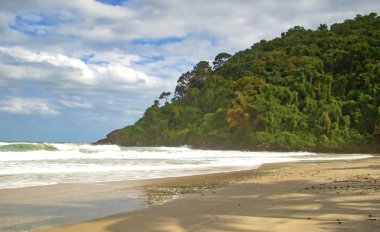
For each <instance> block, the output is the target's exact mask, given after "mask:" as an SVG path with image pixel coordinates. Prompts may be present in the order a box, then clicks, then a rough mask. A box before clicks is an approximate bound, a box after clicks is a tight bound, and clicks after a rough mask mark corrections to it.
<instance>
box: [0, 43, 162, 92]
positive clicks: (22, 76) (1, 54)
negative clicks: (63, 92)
mask: <svg viewBox="0 0 380 232" xmlns="http://www.w3.org/2000/svg"><path fill="white" fill-rule="evenodd" d="M101 55H102V54H101V53H100V54H99V57H98V55H96V56H94V57H95V58H100V59H101V60H104V62H100V63H99V64H98V62H99V61H97V60H96V59H94V61H93V62H92V63H91V62H90V63H85V62H83V61H82V60H81V59H79V58H74V57H68V56H66V55H63V54H51V53H48V52H34V51H30V50H27V49H25V48H22V47H10V48H8V47H0V73H2V74H1V75H0V78H3V79H17V80H35V81H41V82H46V81H49V82H52V81H54V82H55V83H56V86H57V88H61V87H62V85H64V86H66V88H69V87H70V86H71V87H75V88H77V87H78V85H79V87H82V88H90V89H94V90H97V91H102V90H134V89H136V87H138V88H139V89H152V88H153V89H154V88H157V87H160V86H163V85H164V81H163V80H162V79H160V78H158V77H155V76H148V75H147V74H145V73H143V72H141V71H138V70H135V69H133V68H132V67H128V66H126V65H130V63H131V61H132V60H136V58H135V57H134V56H132V58H131V57H129V56H126V55H115V54H112V53H105V56H104V57H102V56H101ZM70 84H71V85H70Z"/></svg>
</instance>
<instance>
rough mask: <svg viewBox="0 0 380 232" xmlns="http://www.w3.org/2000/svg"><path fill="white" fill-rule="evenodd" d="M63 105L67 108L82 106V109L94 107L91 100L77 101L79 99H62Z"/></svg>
mask: <svg viewBox="0 0 380 232" xmlns="http://www.w3.org/2000/svg"><path fill="white" fill-rule="evenodd" d="M59 102H60V103H61V104H62V105H64V106H65V107H67V108H80V109H92V108H94V106H93V105H92V104H91V103H89V102H83V101H77V100H60V101H59Z"/></svg>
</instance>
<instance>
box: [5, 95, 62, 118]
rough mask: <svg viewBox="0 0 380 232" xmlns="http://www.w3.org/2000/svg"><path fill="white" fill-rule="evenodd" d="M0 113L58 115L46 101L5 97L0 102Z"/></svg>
mask: <svg viewBox="0 0 380 232" xmlns="http://www.w3.org/2000/svg"><path fill="white" fill-rule="evenodd" d="M0 111H3V112H7V113H12V114H28V115H30V114H40V115H43V116H57V115H59V114H60V113H59V112H58V111H57V110H56V109H54V107H52V106H51V105H50V104H49V103H48V102H47V101H46V100H43V99H38V98H19V97H7V98H6V99H3V100H0Z"/></svg>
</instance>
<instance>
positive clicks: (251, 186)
mask: <svg viewBox="0 0 380 232" xmlns="http://www.w3.org/2000/svg"><path fill="white" fill-rule="evenodd" d="M227 182H228V183H230V184H228V185H225V184H226V183H227ZM231 182H232V183H231ZM219 185H224V187H219V188H215V186H219ZM145 191H146V195H147V197H148V198H149V196H150V198H151V199H150V200H151V201H155V200H160V199H157V198H165V197H168V195H170V193H173V192H174V193H175V194H178V192H180V193H183V192H191V193H194V192H199V193H197V194H187V195H185V197H181V198H179V199H176V200H172V201H169V202H167V203H165V204H162V205H153V206H151V207H149V208H147V209H142V210H138V211H134V212H130V213H125V214H119V215H115V216H110V217H106V218H102V219H97V220H93V221H88V222H83V223H79V224H74V225H67V226H61V227H56V228H51V229H47V230H43V232H62V231H65V232H71V231H80V232H84V231H92V232H96V231H108V232H117V231H178V232H187V231H208V232H217V231H242V232H243V231H244V232H246V231H260V232H261V231H308V232H311V231H376V232H377V231H380V157H375V158H370V159H365V160H355V161H333V162H306V163H305V162H302V163H287V164H275V165H265V166H264V167H262V168H260V169H259V170H258V171H248V172H238V173H228V174H218V175H203V176H194V177H187V178H172V179H164V180H159V181H154V182H152V184H149V185H148V186H147V187H145Z"/></svg>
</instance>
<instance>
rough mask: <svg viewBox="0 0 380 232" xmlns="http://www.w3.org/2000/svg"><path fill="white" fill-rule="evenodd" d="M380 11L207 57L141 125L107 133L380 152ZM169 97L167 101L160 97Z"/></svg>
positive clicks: (169, 142)
mask: <svg viewBox="0 0 380 232" xmlns="http://www.w3.org/2000/svg"><path fill="white" fill-rule="evenodd" d="M379 46H380V18H379V16H377V14H376V13H371V14H369V15H366V16H360V15H358V16H357V17H356V18H355V19H350V20H346V21H345V22H344V23H336V24H333V25H331V26H330V28H328V26H327V25H324V24H322V25H320V26H319V27H318V29H316V30H315V31H313V30H306V29H304V28H303V27H299V26H296V27H294V28H291V29H289V30H288V31H287V32H286V33H282V34H281V37H280V38H275V39H273V40H271V41H266V40H262V41H260V42H259V43H256V44H254V45H253V46H252V47H251V48H250V49H246V50H244V51H240V52H238V53H236V54H235V55H233V56H231V55H229V54H227V53H221V54H219V55H217V56H216V57H215V60H214V62H213V63H212V64H209V63H208V62H206V61H201V62H199V63H198V64H197V65H196V66H195V67H194V69H193V70H191V71H189V72H186V73H184V74H182V75H181V76H180V77H179V79H178V85H177V87H176V89H175V93H174V98H173V99H172V102H171V103H169V102H168V101H167V100H168V96H169V94H170V93H169V92H163V93H162V94H161V96H160V97H159V99H161V101H159V100H155V102H154V104H153V105H152V106H151V107H149V108H148V109H147V110H146V112H145V114H144V116H143V117H142V118H141V119H139V120H138V121H137V122H136V123H135V125H132V126H127V127H125V128H123V129H120V130H116V131H113V132H111V133H110V134H109V135H108V136H107V138H106V139H103V140H100V141H99V143H115V144H120V145H126V146H136V145H137V146H142V145H143V146H161V145H165V146H176V145H183V144H189V145H192V146H195V147H203V148H213V149H249V150H310V151H341V152H344V151H362V152H368V151H370V152H379V143H380V122H379V118H380V47H379ZM160 103H162V106H160Z"/></svg>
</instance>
